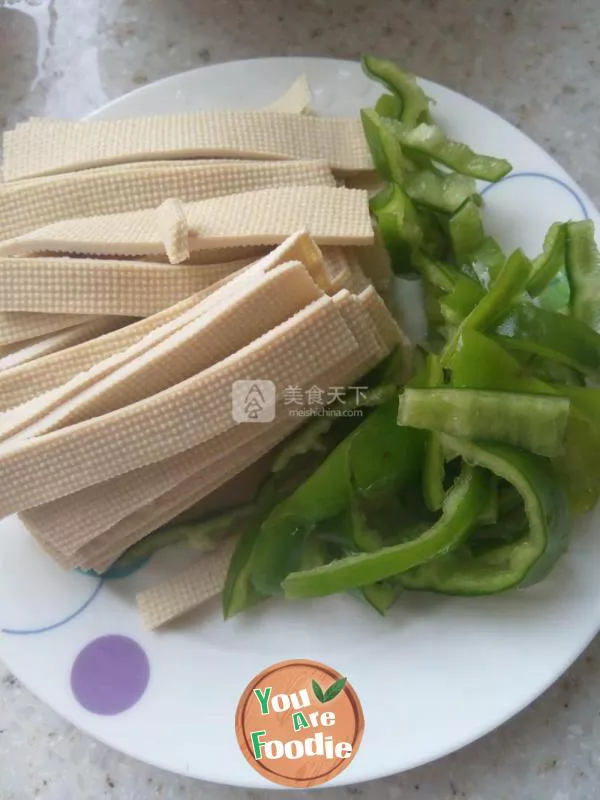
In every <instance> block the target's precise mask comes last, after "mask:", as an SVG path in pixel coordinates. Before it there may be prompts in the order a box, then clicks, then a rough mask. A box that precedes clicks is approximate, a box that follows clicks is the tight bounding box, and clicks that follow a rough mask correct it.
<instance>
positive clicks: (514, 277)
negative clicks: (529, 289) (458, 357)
mask: <svg viewBox="0 0 600 800" xmlns="http://www.w3.org/2000/svg"><path fill="white" fill-rule="evenodd" d="M530 275H531V261H530V260H529V259H528V258H527V256H526V255H525V253H523V251H522V250H515V252H514V253H513V254H512V255H511V256H509V258H508V259H507V261H506V263H505V264H504V266H503V267H502V269H501V270H500V273H499V274H498V277H497V278H496V281H495V282H494V284H493V285H492V287H491V288H490V290H489V291H488V292H487V293H486V294H485V295H484V296H483V297H482V298H481V300H480V301H479V303H478V304H477V305H476V306H475V308H474V309H473V310H472V311H471V312H470V313H469V314H468V315H467V316H466V317H465V319H464V320H463V321H462V323H461V324H460V326H459V328H458V330H457V331H456V333H455V334H454V336H453V337H452V339H450V341H449V342H448V344H447V345H446V347H445V348H444V352H443V353H442V357H441V361H442V366H444V367H447V366H448V361H449V360H450V358H451V357H452V354H453V353H454V351H455V350H456V347H457V344H458V340H459V337H460V335H461V333H462V331H463V330H466V329H467V328H471V329H473V330H487V329H488V328H491V327H493V326H494V325H497V324H498V323H499V322H500V320H502V319H503V318H504V317H505V316H506V315H507V314H509V313H510V309H511V307H512V305H513V304H514V302H515V300H516V299H517V298H518V297H519V295H521V293H522V292H523V291H524V289H525V286H526V285H527V282H528V280H529V276H530ZM521 307H524V306H521Z"/></svg>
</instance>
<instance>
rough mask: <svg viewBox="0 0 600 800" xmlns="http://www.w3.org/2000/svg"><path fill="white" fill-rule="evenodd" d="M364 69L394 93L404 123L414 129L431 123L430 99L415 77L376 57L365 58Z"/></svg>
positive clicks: (363, 60)
mask: <svg viewBox="0 0 600 800" xmlns="http://www.w3.org/2000/svg"><path fill="white" fill-rule="evenodd" d="M361 63H362V68H363V70H364V72H365V73H366V74H367V75H368V76H369V78H373V79H374V80H376V81H379V83H382V84H383V85H384V86H385V87H386V89H388V90H389V91H390V92H392V93H393V94H394V95H395V96H396V97H397V98H398V100H399V101H400V104H401V115H400V119H401V120H402V122H403V123H404V124H405V125H407V126H409V127H411V128H412V127H414V126H415V125H417V124H418V123H419V122H427V121H429V102H430V101H429V98H428V97H427V95H426V94H425V93H424V92H423V90H422V89H421V88H420V86H419V84H418V83H417V81H416V79H415V77H414V75H411V74H410V73H408V72H403V71H402V70H401V69H399V68H398V67H397V66H396V65H395V64H394V63H393V62H392V61H388V60H385V59H381V58H375V57H374V56H363V58H362V62H361Z"/></svg>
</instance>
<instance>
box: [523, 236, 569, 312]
mask: <svg viewBox="0 0 600 800" xmlns="http://www.w3.org/2000/svg"><path fill="white" fill-rule="evenodd" d="M566 244H567V226H566V225H565V224H564V223H561V222H555V223H554V225H551V226H550V228H549V229H548V233H547V234H546V237H545V239H544V249H543V251H542V253H541V255H539V256H538V257H537V258H536V259H534V261H533V271H532V273H531V278H530V279H529V283H528V284H527V291H528V292H529V294H530V295H531V296H532V297H537V296H538V295H540V294H542V292H543V291H544V290H545V289H546V287H547V286H548V285H549V284H550V283H551V281H552V280H553V279H554V278H555V277H556V276H557V275H558V273H559V272H561V271H563V270H564V269H565V258H566Z"/></svg>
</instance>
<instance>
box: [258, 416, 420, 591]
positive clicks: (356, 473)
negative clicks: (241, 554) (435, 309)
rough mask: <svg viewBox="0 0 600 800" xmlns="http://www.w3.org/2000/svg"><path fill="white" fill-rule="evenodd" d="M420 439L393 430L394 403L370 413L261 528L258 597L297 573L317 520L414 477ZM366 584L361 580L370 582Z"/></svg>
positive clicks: (411, 433) (413, 432)
mask: <svg viewBox="0 0 600 800" xmlns="http://www.w3.org/2000/svg"><path fill="white" fill-rule="evenodd" d="M423 441H424V434H423V433H422V432H421V431H417V430H414V429H411V428H400V427H398V425H396V402H392V403H388V404H386V405H383V406H380V407H379V408H377V409H375V411H373V412H372V414H371V415H370V416H369V417H368V418H367V419H366V420H365V421H364V422H363V423H361V425H359V427H358V428H357V429H356V430H355V431H354V432H353V433H351V434H350V436H348V437H347V438H346V439H344V441H343V442H341V443H340V444H339V445H338V447H336V449H335V450H333V452H332V453H331V454H330V455H329V456H328V457H327V459H326V460H325V461H324V462H323V463H322V464H321V466H320V467H319V468H318V469H317V470H316V471H315V472H314V473H313V474H312V475H311V476H310V477H309V478H308V479H307V480H306V481H305V482H304V483H303V484H302V485H301V486H300V487H299V488H298V489H297V490H296V491H295V492H294V493H293V494H292V495H291V496H290V497H288V498H287V499H286V500H284V501H283V502H281V503H279V505H277V506H276V507H275V508H274V509H273V511H272V512H271V513H270V514H269V516H268V517H267V518H266V519H265V521H264V522H263V524H262V527H261V531H260V534H259V536H258V537H257V540H256V544H255V547H254V550H253V553H252V579H253V582H254V585H255V587H256V588H257V589H258V590H259V591H260V592H262V593H264V594H276V593H278V592H280V591H281V582H282V581H283V579H284V578H285V576H286V575H287V574H289V573H290V572H292V571H294V570H295V569H297V568H298V566H299V564H300V563H301V556H302V550H303V547H304V543H305V541H306V540H307V537H308V536H309V535H310V533H311V532H312V531H313V530H314V528H315V526H316V525H317V524H318V523H319V522H321V521H322V520H326V519H329V518H331V517H335V516H337V515H338V514H340V513H342V512H343V511H345V510H346V509H349V508H350V507H351V506H352V503H353V500H354V498H355V494H356V492H359V493H360V494H361V495H362V496H365V497H369V496H377V495H378V494H381V493H385V492H391V491H395V490H397V489H399V488H400V487H401V486H403V485H405V484H406V483H407V482H408V481H410V480H411V479H412V478H413V477H415V475H417V474H418V473H419V471H420V469H421V465H422V460H423ZM371 582H372V581H365V583H371Z"/></svg>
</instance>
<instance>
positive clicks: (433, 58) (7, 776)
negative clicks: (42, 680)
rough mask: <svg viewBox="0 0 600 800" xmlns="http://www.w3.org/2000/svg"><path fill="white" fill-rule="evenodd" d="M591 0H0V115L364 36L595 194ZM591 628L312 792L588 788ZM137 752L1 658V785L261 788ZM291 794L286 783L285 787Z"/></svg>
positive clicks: (165, 794) (598, 83)
mask: <svg viewBox="0 0 600 800" xmlns="http://www.w3.org/2000/svg"><path fill="white" fill-rule="evenodd" d="M599 31H600V5H599V4H598V0H571V2H564V0H563V2H558V0H545V1H540V0H454V2H449V1H447V2H444V0H404V1H402V0H397V2H395V3H390V2H387V0H369V2H358V1H357V0H351V1H350V0H335V2H334V0H305V2H304V3H303V4H302V5H301V4H299V3H292V2H289V0H39V1H37V0H30V2H25V0H16V1H15V0H8V2H7V0H0V129H1V128H3V127H6V126H12V125H13V124H14V123H15V122H17V121H19V120H21V119H23V118H25V117H27V116H29V115H31V114H36V115H45V114H47V115H59V116H68V117H78V116H81V115H83V114H85V113H87V112H88V111H91V110H92V109H94V108H96V107H98V106H99V105H101V104H103V103H104V102H106V101H107V100H109V99H111V98H114V97H118V96H119V95H121V94H123V93H125V92H128V91H130V90H131V89H134V88H136V87H138V86H141V85H143V84H145V83H147V82H149V81H152V80H155V79H157V78H161V77H163V76H166V75H170V74H173V73H176V72H179V71H181V70H186V69H190V68H192V67H196V66H200V65H203V64H208V63H213V62H218V61H226V60H230V59H234V58H247V57H253V56H267V55H283V54H289V55H300V54H302V55H329V56H338V57H343V58H357V57H358V56H359V54H360V53H361V52H364V51H372V52H377V53H379V54H382V55H386V56H392V57H395V58H397V59H399V60H401V61H402V62H403V63H404V64H406V65H407V66H408V67H409V68H410V69H412V70H413V71H414V72H416V73H418V74H420V75H422V76H424V77H427V78H431V79H433V80H435V81H439V82H440V83H444V84H446V85H448V86H451V87H452V88H455V89H457V90H459V91H461V92H463V93H465V94H468V95H470V96H471V97H473V98H475V99H477V100H479V101H481V102H482V103H484V104H486V105H488V106H490V107H491V108H493V109H494V110H496V111H497V112H499V113H500V114H501V115H503V116H504V117H506V118H507V119H509V120H511V121H512V122H513V123H515V124H516V125H518V126H519V127H521V128H522V129H523V130H524V131H525V132H526V133H528V134H529V135H530V136H531V137H532V138H533V139H535V140H536V141H537V142H539V143H540V144H541V145H543V146H544V147H545V148H546V149H547V150H549V151H550V153H552V154H553V155H554V156H555V157H556V158H557V159H558V161H559V162H560V163H561V164H562V165H563V166H564V167H566V169H567V170H569V172H570V173H571V174H572V175H573V176H574V177H575V179H576V180H577V181H579V182H580V183H581V184H582V185H583V187H584V188H585V189H586V190H587V191H588V193H589V194H590V195H591V197H592V198H593V199H594V200H595V201H596V202H597V203H598V202H600V44H599V41H600V40H599ZM599 772H600V642H599V641H598V640H597V641H596V642H595V643H593V644H592V646H591V647H590V648H589V650H588V651H587V652H586V653H585V654H584V655H583V656H582V657H581V658H580V659H579V661H578V662H577V663H576V664H575V666H574V667H572V669H571V670H570V671H569V672H568V674H567V675H566V676H565V677H564V678H563V679H562V680H561V681H559V683H558V684H557V685H555V686H554V687H553V688H552V689H550V690H549V691H548V692H547V693H546V694H545V695H544V696H543V697H542V698H540V699H539V700H538V701H537V702H536V703H534V704H533V706H531V707H530V708H529V709H528V710H526V711H524V712H523V713H522V714H520V715H519V716H518V717H517V718H515V719H514V720H512V721H511V722H509V723H507V724H506V725H505V726H504V727H502V728H501V729H500V730H498V731H497V732H496V733H494V734H492V735H490V736H488V737H486V738H485V739H483V740H481V741H479V742H477V743H475V744H473V745H471V746H470V747H468V748H466V749H464V750H462V751H461V752H459V753H457V754H455V755H453V756H450V757H449V758H446V759H443V760H442V761H439V762H436V763H435V764H431V765H429V766H426V767H422V768H420V769H417V770H414V771H412V772H409V773H405V774H404V775H401V776H398V777H395V778H390V779H387V780H384V781H378V782H375V783H371V784H363V785H361V786H360V787H354V788H348V789H329V790H327V789H326V790H324V791H323V793H322V794H321V796H322V797H323V798H326V799H327V800H334V798H335V800H341V798H345V797H347V796H352V795H355V796H356V795H358V796H363V797H364V798H365V799H366V800H380V799H381V800H386V798H389V800H400V799H401V798H402V800H417V799H418V800H445V798H452V797H464V798H469V800H484V798H485V800H508V799H509V798H518V799H519V800H588V799H591V798H600V781H599V780H598V775H599ZM278 795H279V793H278V792H276V793H262V792H244V791H241V790H234V789H226V788H221V787H216V786H213V785H209V784H203V783H199V782H195V781H191V780H187V779H180V778H177V777H175V776H173V775H169V774H167V773H164V772H161V771H159V770H156V769H153V768H150V767H147V766H144V765H142V764H139V763H137V762H134V761H132V760H131V759H129V758H125V757H124V756H121V755H120V754H118V753H115V752H113V751H111V750H109V749H107V748H106V747H104V746H103V745H100V744H98V743H96V742H94V741H92V740H91V739H89V738H88V737H86V736H84V735H82V734H80V733H78V732H77V731H76V730H74V729H73V728H72V727H71V726H70V725H68V724H67V723H65V722H63V721H62V720H61V719H60V718H59V717H58V716H57V715H56V714H54V713H53V712H52V711H50V710H49V709H48V708H46V707H45V706H44V705H43V704H42V703H40V702H39V701H37V700H36V699H35V698H34V697H33V696H32V695H30V694H29V692H28V691H27V690H25V689H24V688H23V687H21V686H20V685H19V683H18V681H16V679H15V678H14V677H13V676H11V675H10V674H8V673H7V672H6V670H5V669H3V668H2V666H1V665H0V800H29V798H34V797H36V798H40V800H70V799H71V798H76V799H77V800H97V798H111V799H112V800H142V799H144V800H145V799H146V798H164V800H171V799H174V798H182V799H183V798H185V799H186V800H188V799H190V798H198V799H199V800H200V799H203V798H211V799H212V798H214V800H225V799H226V798H227V800H249V799H250V798H252V800H260V798H262V797H269V798H275V797H276V796H278ZM301 795H302V793H301Z"/></svg>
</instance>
